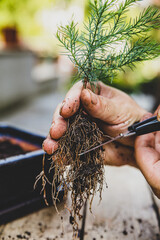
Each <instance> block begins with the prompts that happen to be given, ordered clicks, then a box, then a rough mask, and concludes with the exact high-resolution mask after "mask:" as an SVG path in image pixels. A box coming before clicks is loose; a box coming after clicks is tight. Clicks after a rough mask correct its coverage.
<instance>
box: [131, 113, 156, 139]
mask: <svg viewBox="0 0 160 240" xmlns="http://www.w3.org/2000/svg"><path fill="white" fill-rule="evenodd" d="M128 130H129V131H131V132H135V133H136V135H137V136H140V135H144V134H147V133H151V132H156V131H160V122H159V121H158V120H157V116H154V117H151V118H149V119H146V120H144V121H142V122H139V123H135V124H133V125H132V126H130V127H129V128H128Z"/></svg>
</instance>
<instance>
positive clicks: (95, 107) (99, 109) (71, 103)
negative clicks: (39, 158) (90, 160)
mask: <svg viewBox="0 0 160 240" xmlns="http://www.w3.org/2000/svg"><path fill="white" fill-rule="evenodd" d="M80 101H81V103H82V106H83V107H84V109H85V111H86V112H87V113H88V114H90V115H91V116H92V117H93V119H94V120H95V121H96V122H97V124H98V126H99V127H100V129H101V130H102V131H103V132H104V134H107V135H110V136H112V137H114V136H117V135H118V134H119V133H123V132H125V131H126V130H127V128H128V126H130V125H131V124H133V123H134V122H136V121H139V120H140V119H141V118H142V116H143V115H144V114H145V112H146V111H145V110H144V109H142V108H141V107H139V106H138V105H137V104H136V103H135V101H134V100H133V99H131V98H130V97H129V96H128V95H127V94H125V93H123V92H122V91H120V90H117V89H115V88H113V87H109V86H106V85H105V84H103V83H102V82H98V84H97V88H96V91H95V93H93V92H92V91H91V90H90V87H89V86H88V88H87V89H84V88H83V84H82V82H78V83H76V84H75V85H74V86H73V87H72V88H71V89H70V90H69V92H68V93H67V95H66V97H65V99H64V101H63V103H62V104H60V105H58V107H57V109H56V111H55V113H54V116H53V122H52V125H51V128H50V134H49V136H48V137H47V139H46V140H45V141H44V144H43V148H44V150H45V151H46V152H47V153H48V154H52V153H53V152H54V151H55V150H56V149H57V148H58V142H57V140H58V139H59V138H60V137H61V136H62V135H63V134H64V133H65V131H66V129H67V121H66V119H67V118H69V117H71V116H72V115H74V114H75V113H76V112H77V110H78V109H79V107H80ZM133 146H134V138H132V137H131V138H127V139H122V140H120V141H119V142H117V143H111V144H108V145H106V146H104V149H105V164H110V165H117V166H120V165H124V164H130V165H134V163H135V161H134V157H133V155H134V154H133Z"/></svg>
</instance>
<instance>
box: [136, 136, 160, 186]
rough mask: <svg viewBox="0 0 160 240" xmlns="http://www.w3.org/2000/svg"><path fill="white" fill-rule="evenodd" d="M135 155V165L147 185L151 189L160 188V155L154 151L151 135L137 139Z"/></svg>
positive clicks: (153, 138)
mask: <svg viewBox="0 0 160 240" xmlns="http://www.w3.org/2000/svg"><path fill="white" fill-rule="evenodd" d="M135 154H136V161H137V164H138V166H139V168H140V170H141V171H142V173H143V175H144V176H145V178H146V180H147V181H148V183H149V184H150V185H151V186H152V187H153V188H156V189H158V188H160V184H159V182H160V174H159V172H160V154H159V153H158V152H157V151H156V150H155V135H154V134H153V133H150V134H146V135H143V136H139V137H137V139H136V142H135Z"/></svg>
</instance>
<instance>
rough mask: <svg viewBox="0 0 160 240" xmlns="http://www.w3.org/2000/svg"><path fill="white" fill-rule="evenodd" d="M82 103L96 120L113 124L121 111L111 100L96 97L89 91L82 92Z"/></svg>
mask: <svg viewBox="0 0 160 240" xmlns="http://www.w3.org/2000/svg"><path fill="white" fill-rule="evenodd" d="M81 102H82V104H83V106H84V108H85V109H86V111H87V112H88V113H89V114H90V115H91V116H92V117H94V118H97V119H100V120H102V121H105V122H107V123H109V124H113V122H114V121H115V120H116V119H117V117H118V113H119V109H118V107H117V105H116V104H115V103H114V102H113V101H112V100H111V99H109V98H107V97H103V96H100V95H96V94H95V93H93V92H92V91H91V90H89V89H84V90H83V91H82V93H81Z"/></svg>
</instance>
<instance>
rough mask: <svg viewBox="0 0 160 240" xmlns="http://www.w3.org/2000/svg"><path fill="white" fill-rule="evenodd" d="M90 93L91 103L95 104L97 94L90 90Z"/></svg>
mask: <svg viewBox="0 0 160 240" xmlns="http://www.w3.org/2000/svg"><path fill="white" fill-rule="evenodd" d="M90 94H91V103H92V104H93V105H96V104H97V96H96V94H94V93H92V92H90Z"/></svg>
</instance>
